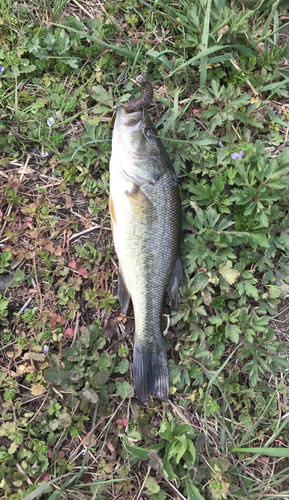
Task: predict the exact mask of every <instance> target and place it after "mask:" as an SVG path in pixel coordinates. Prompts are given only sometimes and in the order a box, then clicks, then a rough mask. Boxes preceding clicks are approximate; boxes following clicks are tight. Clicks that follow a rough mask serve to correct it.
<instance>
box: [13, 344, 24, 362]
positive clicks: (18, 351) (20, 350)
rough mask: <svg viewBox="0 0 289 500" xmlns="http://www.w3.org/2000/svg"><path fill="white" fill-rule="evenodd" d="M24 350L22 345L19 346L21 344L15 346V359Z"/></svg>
mask: <svg viewBox="0 0 289 500" xmlns="http://www.w3.org/2000/svg"><path fill="white" fill-rule="evenodd" d="M22 350H23V349H22V347H19V346H17V347H15V348H14V358H15V359H16V358H19V356H21V354H22Z"/></svg>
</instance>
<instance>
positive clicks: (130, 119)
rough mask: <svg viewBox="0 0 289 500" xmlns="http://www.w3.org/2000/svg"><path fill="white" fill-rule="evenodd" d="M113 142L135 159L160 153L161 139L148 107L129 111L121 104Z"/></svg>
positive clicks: (115, 123)
mask: <svg viewBox="0 0 289 500" xmlns="http://www.w3.org/2000/svg"><path fill="white" fill-rule="evenodd" d="M113 142H114V143H115V145H117V147H118V151H119V153H120V152H121V150H122V151H123V152H124V153H125V154H126V155H128V156H130V157H132V158H135V159H139V158H140V159H142V158H144V157H145V158H147V157H149V156H156V155H159V154H160V140H159V139H158V137H157V131H156V129H155V127H154V125H153V123H152V121H151V119H150V117H149V115H148V112H147V110H146V109H141V110H140V111H134V112H133V113H128V112H127V111H126V108H125V106H119V107H118V109H117V112H116V116H115V122H114V129H113Z"/></svg>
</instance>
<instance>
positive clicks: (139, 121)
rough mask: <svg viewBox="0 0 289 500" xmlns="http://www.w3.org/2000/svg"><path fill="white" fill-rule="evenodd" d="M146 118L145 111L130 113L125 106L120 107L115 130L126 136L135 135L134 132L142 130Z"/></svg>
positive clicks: (115, 121)
mask: <svg viewBox="0 0 289 500" xmlns="http://www.w3.org/2000/svg"><path fill="white" fill-rule="evenodd" d="M144 118H145V112H144V110H140V111H134V112H133V113H128V112H127V111H126V109H125V106H119V107H118V108H117V111H116V116H115V120H114V130H115V131H116V132H121V131H122V132H123V133H126V134H127V133H129V134H133V133H134V132H136V131H138V130H141V129H142V125H143V121H144Z"/></svg>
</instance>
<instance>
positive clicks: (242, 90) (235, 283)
mask: <svg viewBox="0 0 289 500" xmlns="http://www.w3.org/2000/svg"><path fill="white" fill-rule="evenodd" d="M79 3H80V5H81V7H82V8H83V9H85V10H83V9H82V8H81V7H79V6H77V5H76V4H75V3H74V2H73V1H72V0H71V1H64V2H61V1H57V2H53V1H52V0H45V1H43V2H35V3H31V6H30V9H29V10H28V9H27V6H26V4H24V3H23V4H22V3H21V2H17V3H15V2H14V3H13V2H9V1H5V0H1V2H0V6H1V12H2V14H1V16H2V17H1V19H0V36H1V47H0V66H1V72H0V148H1V157H0V183H1V191H0V194H1V211H0V220H1V224H2V226H1V229H0V235H1V236H0V251H1V254H0V340H1V344H0V365H1V368H0V400H1V405H0V462H1V470H0V492H1V498H3V499H4V498H6V499H9V500H24V499H25V500H32V499H33V498H41V499H45V500H48V499H49V500H52V499H60V498H64V499H67V500H68V499H69V500H70V499H74V498H86V499H99V500H105V499H110V498H120V499H123V498H127V499H137V498H140V497H141V495H143V497H144V495H146V498H149V499H150V500H165V499H169V498H185V499H188V500H203V499H205V500H207V499H209V500H211V499H212V500H222V499H227V498H228V499H234V500H243V499H244V500H245V499H247V498H251V499H254V500H259V499H260V498H264V499H266V500H267V499H268V500H269V499H270V500H271V499H276V498H287V497H288V496H289V486H288V478H289V473H288V470H289V463H288V445H289V435H288V418H289V417H288V408H289V405H288V398H287V393H288V382H287V378H288V376H287V374H288V371H287V370H288V368H289V359H288V342H287V338H288V328H287V322H288V320H287V312H286V311H287V309H286V307H288V306H287V304H288V297H287V295H288V293H289V278H288V275H289V262H288V254H289V236H288V232H289V218H288V210H287V207H288V192H289V191H288V171H289V148H288V146H287V142H286V141H287V135H288V126H289V125H288V123H289V112H288V110H287V101H288V95H289V71H288V67H287V60H288V48H287V45H288V43H287V31H286V30H287V29H288V23H287V22H286V19H287V17H288V7H287V2H285V1H282V0H277V1H276V0H275V1H273V0H266V1H265V2H261V1H250V0H248V1H246V2H245V1H244V2H243V1H240V2H238V1H235V2H233V1H232V2H231V1H229V0H213V1H211V0H207V1H205V2H201V1H200V0H196V1H195V2H190V1H189V0H179V1H176V2H166V1H165V0H159V1H158V2H151V1H147V0H146V1H144V0H141V1H140V2H136V1H135V0H124V1H121V2H119V1H116V0H111V1H110V2H106V3H101V2H100V3H88V4H87V3H86V2H79ZM284 40H285V45H284ZM286 43H287V45H286ZM144 60H145V63H143V61H144ZM143 64H145V70H146V73H147V75H148V76H149V78H150V80H151V82H152V84H153V86H154V90H155V100H154V102H153V105H152V107H151V110H150V112H151V115H152V118H153V121H154V123H155V124H156V126H157V128H158V130H159V135H160V137H161V138H162V140H163V143H164V146H165V148H166V150H167V151H168V153H169V155H170V157H171V159H172V161H173V164H174V167H175V170H176V173H177V175H178V177H179V185H180V192H181V198H182V206H183V238H182V244H181V251H182V263H183V269H184V287H183V289H182V291H181V295H182V299H181V306H180V310H179V311H178V312H177V313H172V315H171V327H170V329H169V332H168V335H167V347H168V357H169V367H170V384H171V397H170V400H169V402H167V403H160V402H159V401H157V400H156V399H154V398H152V399H151V400H150V401H148V402H147V403H145V404H140V403H139V401H138V400H137V399H136V398H135V397H134V394H133V380H132V369H131V367H132V346H133V328H134V321H133V310H132V308H130V309H129V312H128V317H127V318H125V317H124V316H123V314H122V313H121V312H120V307H119V304H118V298H117V286H116V285H117V258H116V255H115V253H114V249H113V244H112V237H111V230H110V220H109V213H108V196H109V174H108V166H109V159H110V152H111V126H110V121H111V118H112V115H113V111H114V105H115V104H116V103H121V102H126V101H128V100H129V99H131V97H132V94H133V92H134V96H135V97H137V96H138V95H139V92H140V89H134V83H133V81H134V79H135V77H136V75H137V74H138V73H140V72H141V71H142V70H143ZM286 146H287V147H286ZM166 309H167V311H166V312H168V313H169V312H170V308H169V303H168V302H167V304H166Z"/></svg>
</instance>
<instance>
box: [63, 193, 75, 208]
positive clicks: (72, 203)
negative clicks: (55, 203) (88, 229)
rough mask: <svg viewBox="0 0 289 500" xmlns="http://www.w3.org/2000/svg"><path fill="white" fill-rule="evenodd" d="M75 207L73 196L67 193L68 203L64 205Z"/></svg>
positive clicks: (65, 206)
mask: <svg viewBox="0 0 289 500" xmlns="http://www.w3.org/2000/svg"><path fill="white" fill-rule="evenodd" d="M72 207H74V202H73V201H72V198H71V196H68V195H66V203H65V205H64V208H72Z"/></svg>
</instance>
